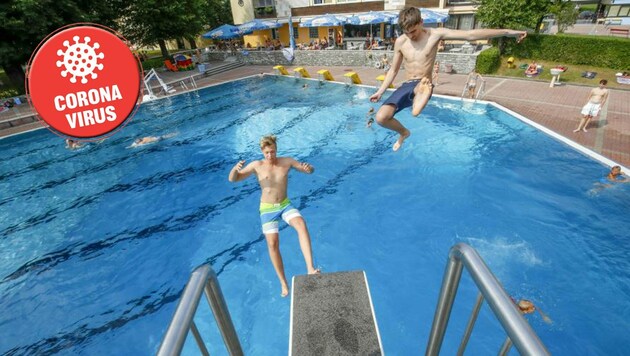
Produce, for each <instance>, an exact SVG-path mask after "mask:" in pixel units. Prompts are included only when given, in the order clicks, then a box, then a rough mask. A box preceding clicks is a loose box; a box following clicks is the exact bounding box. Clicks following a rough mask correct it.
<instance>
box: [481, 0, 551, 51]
mask: <svg viewBox="0 0 630 356" xmlns="http://www.w3.org/2000/svg"><path fill="white" fill-rule="evenodd" d="M476 4H477V5H478V7H477V12H476V14H475V17H476V18H477V19H478V20H480V21H481V22H482V23H483V24H484V26H485V27H487V28H512V29H523V28H529V29H534V30H535V32H538V29H539V28H540V23H542V19H543V17H544V16H545V15H546V14H547V13H548V10H549V5H550V3H549V0H477V1H476ZM499 51H501V52H502V51H503V38H499Z"/></svg>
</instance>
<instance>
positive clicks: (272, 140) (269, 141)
mask: <svg viewBox="0 0 630 356" xmlns="http://www.w3.org/2000/svg"><path fill="white" fill-rule="evenodd" d="M272 145H273V146H276V147H277V145H276V136H274V135H267V136H263V137H262V138H261V139H260V149H261V150H262V149H263V148H265V147H267V146H272Z"/></svg>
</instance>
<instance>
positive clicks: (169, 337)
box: [157, 265, 243, 356]
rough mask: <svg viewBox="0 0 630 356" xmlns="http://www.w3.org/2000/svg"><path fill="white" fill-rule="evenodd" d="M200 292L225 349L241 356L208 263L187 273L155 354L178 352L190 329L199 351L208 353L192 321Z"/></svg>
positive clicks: (217, 284)
mask: <svg viewBox="0 0 630 356" xmlns="http://www.w3.org/2000/svg"><path fill="white" fill-rule="evenodd" d="M202 292H205V294H206V299H207V300H208V303H209V304H210V308H211V309H212V314H214V318H215V320H216V321H217V326H218V327H219V330H220V331H221V335H222V336H223V342H224V343H225V346H226V348H227V350H228V352H229V353H230V355H232V356H242V355H243V350H242V349H241V344H240V342H239V340H238V336H237V335H236V330H235V329H234V324H232V318H231V317H230V312H229V311H228V308H227V305H226V304H225V299H224V298H223V292H221V287H220V286H219V280H218V279H217V274H216V273H215V272H214V270H213V269H212V267H210V265H202V266H200V267H198V268H197V269H195V270H194V271H193V273H192V274H191V275H190V279H189V280H188V283H187V284H186V288H184V293H183V294H182V297H181V299H180V300H179V304H177V309H175V314H174V315H173V319H171V323H170V324H169V326H168V329H167V330H166V335H164V339H163V340H162V344H161V345H160V349H159V350H158V353H157V354H158V355H159V356H167V355H179V354H180V353H181V352H182V348H183V347H184V342H185V341H186V336H187V335H188V331H191V332H192V334H193V336H194V337H195V341H197V345H198V346H199V350H200V351H201V353H202V354H203V355H206V356H207V355H210V353H209V352H208V349H206V346H205V345H204V343H203V339H202V338H201V335H200V334H199V330H198V329H197V325H195V321H194V320H193V318H194V317H195V312H196V311H197V307H198V306H199V300H200V299H201V293H202Z"/></svg>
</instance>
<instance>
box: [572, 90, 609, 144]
mask: <svg viewBox="0 0 630 356" xmlns="http://www.w3.org/2000/svg"><path fill="white" fill-rule="evenodd" d="M607 84H608V81H607V80H606V79H602V80H600V81H599V88H593V90H591V93H590V94H589V95H588V103H586V105H584V107H583V108H582V116H583V117H582V119H581V120H580V123H579V124H578V127H577V129H575V130H573V132H578V131H580V130H582V131H584V132H586V126H588V123H589V122H590V121H591V119H592V118H594V117H595V116H597V114H599V110H600V109H601V108H602V106H604V103H605V102H606V99H608V89H606V85H607Z"/></svg>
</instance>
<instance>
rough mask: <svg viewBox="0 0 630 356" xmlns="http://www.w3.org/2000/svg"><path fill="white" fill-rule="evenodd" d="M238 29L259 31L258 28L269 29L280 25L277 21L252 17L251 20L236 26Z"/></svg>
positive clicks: (245, 31)
mask: <svg viewBox="0 0 630 356" xmlns="http://www.w3.org/2000/svg"><path fill="white" fill-rule="evenodd" d="M237 27H238V29H239V30H241V31H243V33H250V32H252V31H260V30H269V29H272V28H279V27H282V24H281V23H277V22H274V21H269V20H260V19H254V20H252V21H249V22H246V23H244V24H242V25H238V26H237Z"/></svg>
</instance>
